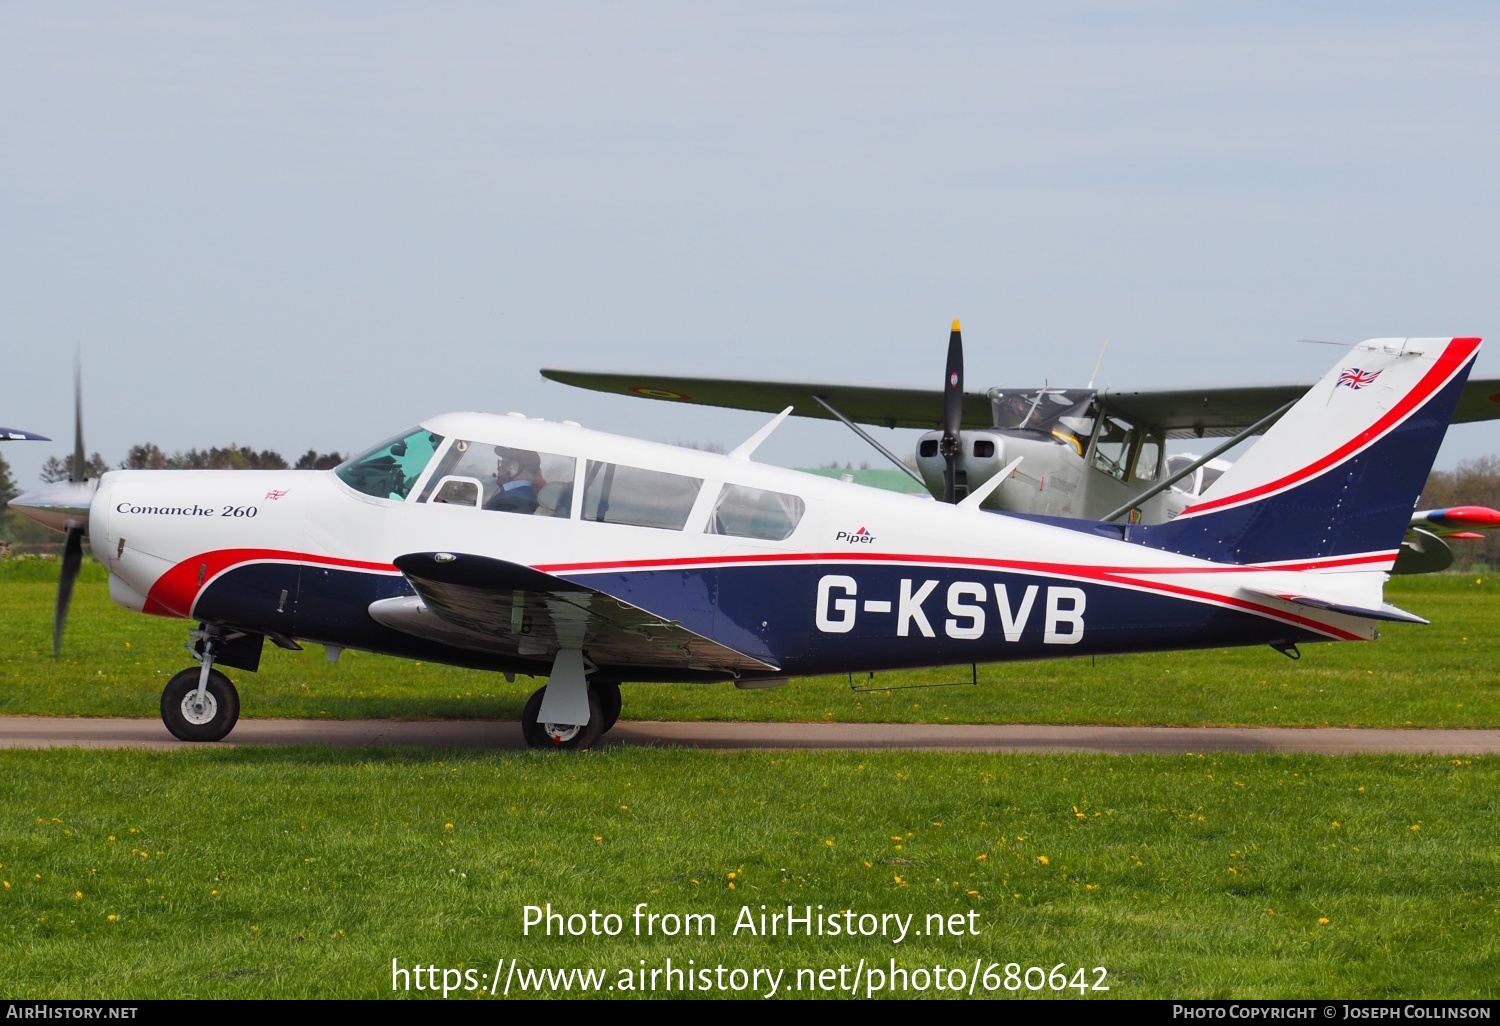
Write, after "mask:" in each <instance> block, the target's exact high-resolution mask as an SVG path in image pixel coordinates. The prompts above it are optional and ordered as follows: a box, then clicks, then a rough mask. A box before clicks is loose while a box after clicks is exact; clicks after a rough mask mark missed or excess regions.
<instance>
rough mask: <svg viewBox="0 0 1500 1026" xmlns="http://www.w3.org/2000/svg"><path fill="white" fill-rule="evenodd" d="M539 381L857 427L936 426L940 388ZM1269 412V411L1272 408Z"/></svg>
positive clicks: (984, 414)
mask: <svg viewBox="0 0 1500 1026" xmlns="http://www.w3.org/2000/svg"><path fill="white" fill-rule="evenodd" d="M542 377H544V378H549V379H551V380H552V381H560V382H562V383H563V384H565V385H575V386H577V387H578V388H588V389H592V390H593V391H595V392H613V393H615V394H616V395H634V396H640V397H641V398H644V399H664V400H667V401H668V402H678V403H692V404H694V405H697V406H724V407H727V408H729V409H731V410H756V411H759V412H761V413H780V412H781V411H782V410H784V409H786V408H787V407H788V406H791V407H795V416H798V417H813V418H817V419H819V420H835V419H837V418H835V417H834V416H833V414H831V413H829V412H828V411H827V410H825V409H824V408H823V407H822V406H820V405H818V403H817V401H816V400H815V399H814V398H813V397H814V396H821V397H822V398H823V399H825V400H827V401H828V402H829V403H832V404H833V406H834V408H836V409H837V410H838V411H839V412H840V413H842V414H843V415H844V416H846V417H848V418H849V419H850V420H852V421H856V422H857V423H860V424H877V425H879V426H881V427H904V428H921V429H923V430H926V429H929V428H935V427H940V426H941V423H942V419H943V391H942V389H940V388H931V389H928V388H885V387H881V386H872V385H847V384H845V385H834V384H828V383H822V384H819V383H817V382H805V381H749V380H745V379H742V378H681V377H672V376H668V375H659V374H608V373H599V372H594V371H570V370H558V369H556V368H552V367H547V368H543V370H542ZM1273 408H1274V407H1273ZM993 422H994V418H993V415H992V414H991V412H990V399H989V396H988V395H986V394H984V393H983V392H966V393H964V416H963V426H964V427H966V428H987V427H989V426H990V425H991V424H992V423H993Z"/></svg>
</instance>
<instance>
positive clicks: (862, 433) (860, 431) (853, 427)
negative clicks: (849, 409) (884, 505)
mask: <svg viewBox="0 0 1500 1026" xmlns="http://www.w3.org/2000/svg"><path fill="white" fill-rule="evenodd" d="M813 399H814V400H815V401H816V402H817V404H818V405H819V406H821V407H823V409H825V410H827V411H828V412H829V413H831V414H833V415H834V416H835V417H837V418H838V419H839V420H840V421H842V422H843V425H844V426H845V427H846V428H848V429H849V430H850V431H853V432H854V433H855V434H856V435H858V436H859V437H861V438H863V439H864V440H865V441H867V442H869V443H870V445H872V446H874V448H875V451H876V452H878V453H880V455H882V456H884V457H885V458H886V459H888V460H890V461H891V462H892V463H894V464H895V465H896V466H898V467H900V468H901V469H902V470H904V471H906V474H907V476H908V477H910V478H911V479H912V480H913V481H915V482H917V484H919V485H921V486H922V491H924V492H925V491H926V490H927V482H926V481H923V480H922V478H921V476H920V475H919V474H918V473H917V472H916V471H915V470H913V469H911V468H910V467H908V466H907V465H906V463H905V461H904V460H902V459H900V458H899V457H897V455H896V454H895V453H893V452H891V450H889V449H887V448H886V447H885V446H883V445H881V444H880V443H879V442H877V441H875V439H874V438H873V437H871V435H870V433H869V432H868V431H866V430H865V429H864V428H862V427H860V426H859V425H858V424H856V423H854V421H852V420H850V419H849V418H848V417H846V416H844V415H843V414H842V413H840V412H839V411H838V410H835V409H834V408H833V406H832V405H831V404H830V403H829V402H828V400H827V399H824V398H823V397H822V396H820V395H815V396H813Z"/></svg>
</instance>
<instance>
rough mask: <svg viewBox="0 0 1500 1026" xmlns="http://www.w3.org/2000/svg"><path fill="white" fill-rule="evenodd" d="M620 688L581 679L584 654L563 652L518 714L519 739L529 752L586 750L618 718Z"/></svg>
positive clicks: (584, 678)
mask: <svg viewBox="0 0 1500 1026" xmlns="http://www.w3.org/2000/svg"><path fill="white" fill-rule="evenodd" d="M620 706H621V698H620V685H618V684H616V683H614V682H613V681H602V680H595V681H590V680H588V679H587V678H586V677H585V676H584V669H583V653H582V652H580V651H578V650H577V649H572V650H568V649H564V650H563V651H561V652H559V653H558V654H557V661H556V662H554V663H553V665H552V675H551V677H549V678H548V680H547V684H546V686H544V687H540V688H537V690H536V691H535V692H534V693H533V694H532V696H531V697H530V698H529V699H527V700H526V708H525V709H523V710H522V711H521V735H522V736H523V737H524V738H525V739H526V744H527V745H528V746H530V747H532V748H570V749H579V750H583V749H588V748H592V747H594V746H595V745H596V744H598V743H599V738H601V737H602V736H603V735H604V733H605V731H607V730H609V729H610V728H611V727H613V726H614V725H615V721H617V720H618V719H619V718H620Z"/></svg>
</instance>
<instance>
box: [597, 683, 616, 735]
mask: <svg viewBox="0 0 1500 1026" xmlns="http://www.w3.org/2000/svg"><path fill="white" fill-rule="evenodd" d="M589 688H590V689H591V690H592V691H593V692H594V694H596V695H598V696H599V710H600V712H602V713H603V714H604V729H603V730H601V731H599V733H601V734H608V733H609V732H610V730H611V729H613V728H614V725H615V724H616V723H617V722H619V719H620V708H621V706H622V705H624V699H623V698H621V697H620V685H618V684H616V683H614V682H613V681H608V680H606V681H600V682H597V683H593V684H590V685H589Z"/></svg>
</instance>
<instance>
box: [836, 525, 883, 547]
mask: <svg viewBox="0 0 1500 1026" xmlns="http://www.w3.org/2000/svg"><path fill="white" fill-rule="evenodd" d="M833 540H834V541H841V542H846V543H848V544H850V545H869V544H870V543H871V542H873V541H874V540H875V536H874V535H873V534H871V533H870V532H869V531H867V530H865V529H864V528H863V527H861V528H860V529H859V530H858V531H855V532H854V533H853V534H850V533H849V532H848V531H840V532H839V533H838V534H836V535H834V536H833Z"/></svg>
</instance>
